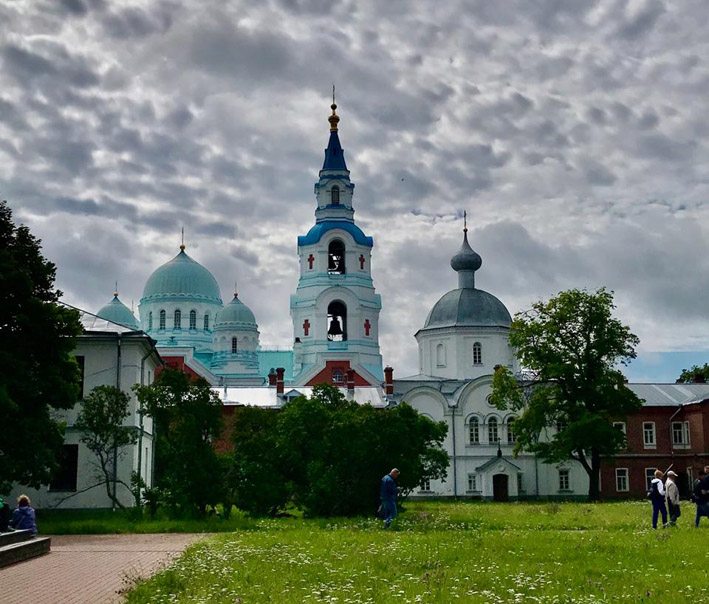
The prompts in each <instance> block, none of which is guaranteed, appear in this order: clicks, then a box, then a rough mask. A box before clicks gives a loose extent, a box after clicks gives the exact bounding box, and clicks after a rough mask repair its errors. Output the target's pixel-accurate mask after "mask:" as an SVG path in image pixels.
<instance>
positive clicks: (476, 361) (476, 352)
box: [473, 342, 483, 366]
mask: <svg viewBox="0 0 709 604" xmlns="http://www.w3.org/2000/svg"><path fill="white" fill-rule="evenodd" d="M482 364H483V345H482V344H481V343H480V342H475V343H474V344H473V365H476V366H480V365H482Z"/></svg>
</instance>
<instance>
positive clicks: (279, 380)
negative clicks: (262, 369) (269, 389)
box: [276, 367, 286, 394]
mask: <svg viewBox="0 0 709 604" xmlns="http://www.w3.org/2000/svg"><path fill="white" fill-rule="evenodd" d="M285 372H286V370H285V369H284V368H283V367H278V368H277V369H276V394H283V374H284V373H285Z"/></svg>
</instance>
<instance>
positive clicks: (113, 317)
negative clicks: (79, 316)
mask: <svg viewBox="0 0 709 604" xmlns="http://www.w3.org/2000/svg"><path fill="white" fill-rule="evenodd" d="M96 316H97V317H100V318H102V319H106V321H111V323H118V324H119V325H124V326H125V327H130V328H131V329H135V330H136V331H137V330H139V329H140V327H139V326H138V320H137V319H136V318H135V316H134V315H133V313H132V312H131V311H130V309H129V308H128V307H127V306H126V305H125V304H123V302H121V301H120V300H119V299H118V294H113V300H111V301H110V302H109V303H108V304H105V305H104V306H102V307H101V310H99V311H98V312H97V313H96Z"/></svg>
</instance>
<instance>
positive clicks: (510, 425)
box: [505, 417, 517, 445]
mask: <svg viewBox="0 0 709 604" xmlns="http://www.w3.org/2000/svg"><path fill="white" fill-rule="evenodd" d="M516 419H517V418H516V417H509V418H508V419H507V422H506V423H505V427H506V428H507V444H508V445H514V444H515V443H516V442H517V436H516V435H515V432H514V424H515V420H516Z"/></svg>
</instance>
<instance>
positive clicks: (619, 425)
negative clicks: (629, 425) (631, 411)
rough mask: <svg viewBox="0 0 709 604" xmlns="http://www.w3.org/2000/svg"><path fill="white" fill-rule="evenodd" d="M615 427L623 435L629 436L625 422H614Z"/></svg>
mask: <svg viewBox="0 0 709 604" xmlns="http://www.w3.org/2000/svg"><path fill="white" fill-rule="evenodd" d="M613 427H614V428H615V429H616V430H620V431H621V432H622V433H623V434H627V432H626V431H625V422H613Z"/></svg>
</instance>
